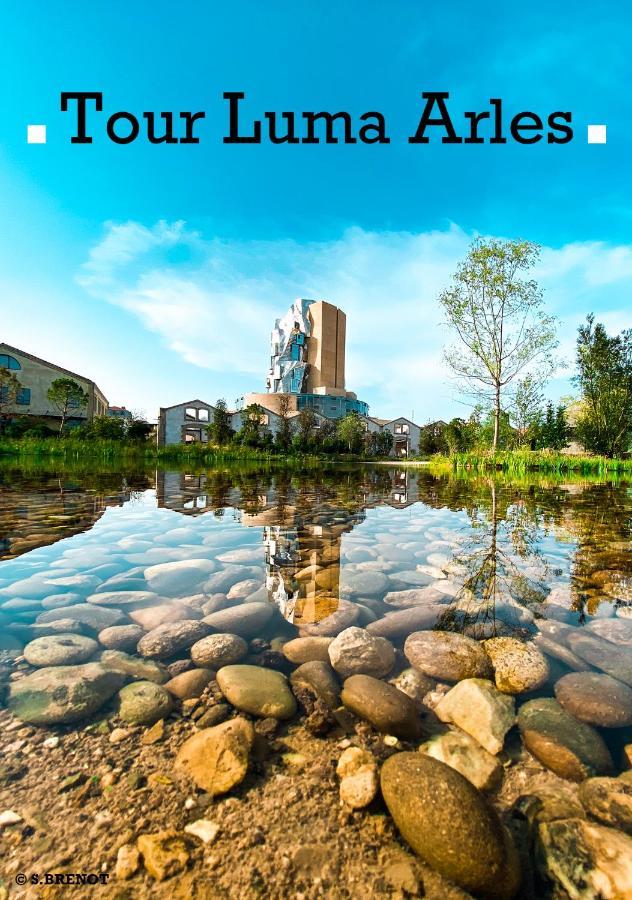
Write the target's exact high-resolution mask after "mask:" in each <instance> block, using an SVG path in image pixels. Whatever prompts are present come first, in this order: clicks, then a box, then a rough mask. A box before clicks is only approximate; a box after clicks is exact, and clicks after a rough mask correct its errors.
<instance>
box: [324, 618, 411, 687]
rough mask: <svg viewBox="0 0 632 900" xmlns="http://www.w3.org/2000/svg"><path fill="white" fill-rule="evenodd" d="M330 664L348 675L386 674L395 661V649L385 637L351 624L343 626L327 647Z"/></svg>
mask: <svg viewBox="0 0 632 900" xmlns="http://www.w3.org/2000/svg"><path fill="white" fill-rule="evenodd" d="M328 653H329V659H330V661H331V664H332V666H333V667H334V669H335V670H336V672H338V674H339V675H342V677H343V678H348V677H349V676H350V675H373V676H374V677H375V678H381V677H382V676H383V675H387V674H388V673H389V672H390V671H391V669H392V668H393V665H394V663H395V650H394V649H393V645H392V644H391V642H390V641H389V640H387V639H386V638H382V637H375V636H374V635H372V634H369V632H368V631H365V630H364V628H357V627H356V626H355V625H352V626H351V627H350V628H345V629H344V631H341V632H340V634H339V635H337V637H335V638H334V640H333V641H332V642H331V644H330V645H329V647H328Z"/></svg>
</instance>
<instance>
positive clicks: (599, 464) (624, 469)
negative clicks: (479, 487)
mask: <svg viewBox="0 0 632 900" xmlns="http://www.w3.org/2000/svg"><path fill="white" fill-rule="evenodd" d="M449 462H450V464H451V468H452V470H453V471H457V472H460V471H468V470H469V471H475V472H489V471H502V472H509V473H515V474H517V475H521V474H524V473H526V472H550V473H558V474H564V473H570V472H574V473H577V474H580V475H607V474H609V473H618V474H624V473H628V474H632V459H608V458H607V457H606V456H589V455H583V456H567V455H565V454H563V453H554V452H546V451H534V450H503V451H500V452H498V453H491V451H490V452H488V453H485V452H483V453H481V452H472V453H456V454H454V455H453V456H451V457H450V458H449Z"/></svg>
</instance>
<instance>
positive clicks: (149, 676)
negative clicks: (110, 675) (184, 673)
mask: <svg viewBox="0 0 632 900" xmlns="http://www.w3.org/2000/svg"><path fill="white" fill-rule="evenodd" d="M99 662H100V663H101V665H102V666H103V668H104V669H107V670H108V672H120V673H121V674H122V675H127V676H128V677H129V678H131V679H133V680H134V681H153V682H154V684H164V682H165V681H168V680H169V673H168V672H167V669H166V668H165V666H163V665H161V664H160V663H158V662H155V661H154V660H153V659H140V658H139V657H138V656H131V655H130V654H129V653H123V651H122V650H104V651H103V653H102V654H101V658H100V660H99Z"/></svg>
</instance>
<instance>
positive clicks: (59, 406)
mask: <svg viewBox="0 0 632 900" xmlns="http://www.w3.org/2000/svg"><path fill="white" fill-rule="evenodd" d="M46 396H47V397H48V399H49V401H50V402H51V403H52V405H53V406H54V407H55V409H56V410H57V411H58V413H59V415H60V416H61V421H60V423H59V433H60V434H62V433H63V430H64V426H65V424H66V420H67V419H68V416H69V414H70V412H71V410H73V411H74V410H77V411H80V410H83V409H85V408H86V406H87V405H88V399H89V398H88V393H87V391H84V389H83V388H82V387H81V385H79V384H77V382H76V381H73V379H72V378H56V379H55V380H54V381H53V383H52V384H51V386H50V387H49V389H48V391H47V392H46Z"/></svg>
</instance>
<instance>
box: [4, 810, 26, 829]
mask: <svg viewBox="0 0 632 900" xmlns="http://www.w3.org/2000/svg"><path fill="white" fill-rule="evenodd" d="M21 821H22V816H20V815H19V814H18V813H16V812H14V811H13V810H12V809H5V810H4V812H1V813H0V828H4V827H5V826H6V825H17V823H18V822H21Z"/></svg>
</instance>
